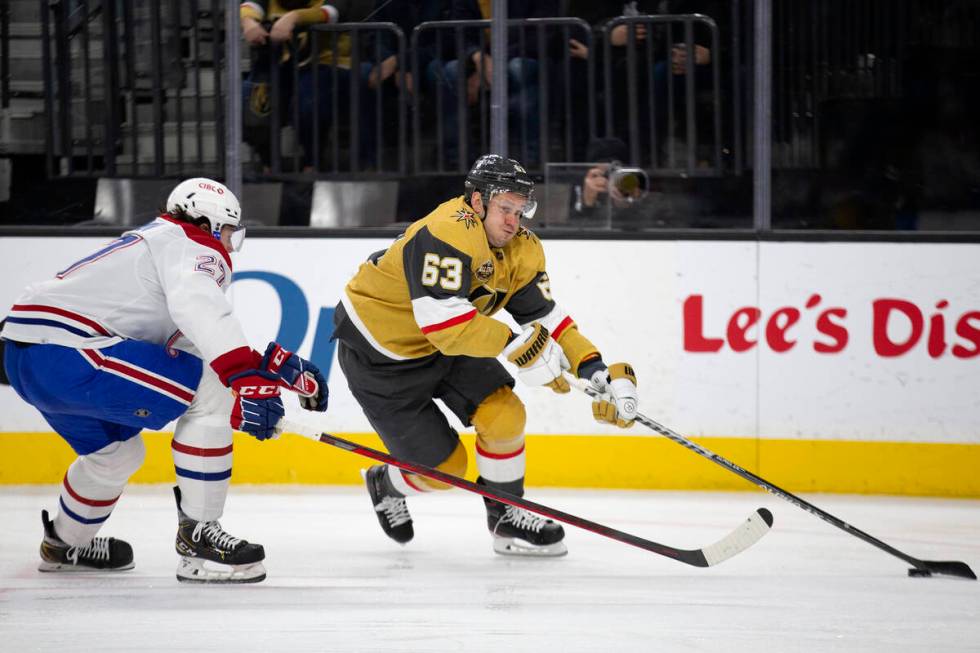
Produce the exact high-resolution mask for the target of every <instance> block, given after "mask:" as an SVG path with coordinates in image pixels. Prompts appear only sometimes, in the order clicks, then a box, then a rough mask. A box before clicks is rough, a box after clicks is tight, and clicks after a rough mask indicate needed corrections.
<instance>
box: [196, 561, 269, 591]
mask: <svg viewBox="0 0 980 653" xmlns="http://www.w3.org/2000/svg"><path fill="white" fill-rule="evenodd" d="M177 580H179V581H180V582H181V583H198V584H207V583H211V584H216V585H219V584H224V585H232V584H237V583H258V582H260V581H263V580H265V567H264V566H263V565H262V563H261V562H253V563H251V564H247V565H222V564H219V563H212V562H210V561H207V560H201V559H200V558H185V557H181V558H180V560H179V561H178V562H177Z"/></svg>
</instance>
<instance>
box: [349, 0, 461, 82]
mask: <svg viewBox="0 0 980 653" xmlns="http://www.w3.org/2000/svg"><path fill="white" fill-rule="evenodd" d="M451 12H452V2H451V1H450V0H417V1H412V0H376V2H375V9H374V14H373V15H372V17H371V20H372V21H377V22H380V23H386V22H387V23H394V24H396V25H398V27H399V28H400V29H401V31H402V33H403V34H404V35H405V46H406V51H405V66H406V70H405V76H404V79H405V87H406V90H407V91H408V92H409V93H412V92H413V89H414V86H415V80H413V79H412V70H411V63H412V57H413V54H414V53H413V51H412V43H411V39H412V30H414V29H415V28H416V27H417V26H418V25H420V24H422V23H425V22H429V21H437V20H449V18H450V16H451ZM377 34H378V40H379V43H378V48H379V50H380V52H381V64H380V65H374V66H372V68H371V74H370V76H369V77H368V86H369V87H370V88H372V89H373V88H376V87H377V86H378V85H379V84H383V83H384V82H385V81H386V80H392V82H393V83H394V84H395V85H397V84H399V83H400V82H399V81H398V75H395V73H396V72H398V41H397V39H396V38H395V35H394V33H392V32H378V33H377ZM417 54H418V60H419V70H421V71H425V70H426V68H428V66H429V64H430V63H431V62H432V60H433V59H436V58H437V54H438V53H436V51H435V37H434V32H433V31H428V30H426V31H423V32H422V33H421V34H420V35H419V42H418V44H417Z"/></svg>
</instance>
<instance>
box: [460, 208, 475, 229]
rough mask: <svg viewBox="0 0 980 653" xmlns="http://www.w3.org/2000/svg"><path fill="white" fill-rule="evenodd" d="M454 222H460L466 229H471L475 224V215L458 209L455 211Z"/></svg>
mask: <svg viewBox="0 0 980 653" xmlns="http://www.w3.org/2000/svg"><path fill="white" fill-rule="evenodd" d="M456 222H462V223H463V224H465V225H466V228H467V229H471V228H473V227H475V226H476V216H475V215H473V214H472V213H470V212H469V211H467V210H465V209H460V210H458V211H456Z"/></svg>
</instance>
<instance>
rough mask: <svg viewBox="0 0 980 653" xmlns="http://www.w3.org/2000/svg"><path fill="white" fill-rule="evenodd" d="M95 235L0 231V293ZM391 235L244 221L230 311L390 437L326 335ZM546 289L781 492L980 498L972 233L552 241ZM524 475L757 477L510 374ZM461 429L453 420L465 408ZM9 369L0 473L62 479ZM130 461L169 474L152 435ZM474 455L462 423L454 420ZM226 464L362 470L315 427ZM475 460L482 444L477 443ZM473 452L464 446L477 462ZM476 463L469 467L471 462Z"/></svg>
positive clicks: (57, 264)
mask: <svg viewBox="0 0 980 653" xmlns="http://www.w3.org/2000/svg"><path fill="white" fill-rule="evenodd" d="M103 241H104V239H84V238H67V237H66V238H29V237H8V238H0V257H2V260H3V261H4V265H5V269H6V270H7V271H6V273H5V274H4V276H3V280H2V281H0V304H3V305H5V306H9V305H10V304H12V303H13V301H14V300H15V299H16V297H17V295H18V294H19V293H20V292H21V290H22V288H23V287H24V286H25V285H26V284H27V283H29V282H31V281H34V280H40V279H44V278H49V277H51V276H52V275H53V274H54V273H55V272H57V271H58V270H60V269H62V268H64V267H67V266H68V265H70V264H71V263H72V262H73V261H75V260H77V259H79V258H82V257H84V256H85V255H87V254H89V253H91V251H93V250H94V249H96V248H97V247H98V246H99V245H100V244H102V242H103ZM388 242H389V241H388V240H387V239H383V240H382V239H365V238H323V239H318V238H308V239H278V238H276V239H274V238H251V239H249V240H248V241H247V243H246V247H245V249H244V251H243V252H242V253H240V254H238V255H236V256H235V269H236V276H235V279H236V281H235V283H234V284H233V286H232V293H233V299H234V302H235V307H236V312H237V313H238V314H239V316H240V318H241V320H242V322H243V324H244V327H245V330H246V334H247V335H248V337H249V339H250V340H251V341H252V343H253V346H255V347H256V348H260V349H261V348H262V347H264V345H265V343H266V342H268V341H269V340H270V339H277V340H278V341H280V342H281V343H282V344H283V345H284V346H286V347H287V348H290V349H295V350H297V351H299V353H301V354H302V355H305V356H308V357H310V358H312V359H313V360H314V362H316V363H317V364H318V365H319V366H320V368H321V369H322V370H323V371H324V372H325V373H327V374H328V375H329V381H330V388H331V401H330V410H329V412H328V413H327V415H326V416H313V415H304V414H300V413H299V409H298V407H297V406H296V405H295V403H294V402H293V403H290V404H289V405H290V406H292V407H293V408H294V411H293V412H294V417H296V418H298V419H305V420H306V421H307V422H311V423H314V424H317V425H320V426H321V427H322V428H325V429H328V430H330V431H331V432H333V433H335V434H337V435H341V436H348V437H351V438H353V439H356V440H358V441H359V442H363V443H367V444H370V445H372V446H380V442H379V441H378V439H377V437H376V436H375V435H373V434H372V433H370V426H369V425H368V424H367V422H366V420H365V419H364V417H363V416H362V415H361V413H360V410H359V409H358V407H357V405H356V403H355V402H354V400H353V398H352V397H351V396H350V393H349V392H348V390H347V388H346V383H345V381H344V378H343V374H342V372H341V371H340V369H339V367H338V366H337V365H336V364H335V361H334V346H333V343H332V342H331V341H330V333H331V326H332V321H331V318H332V312H333V307H334V306H335V305H336V303H337V301H338V298H339V296H340V293H341V291H342V289H343V286H344V284H345V283H346V281H347V280H348V279H349V278H350V276H351V274H352V273H353V272H354V271H355V270H356V267H357V265H358V264H359V263H360V262H361V261H362V260H363V259H364V258H365V257H366V256H367V255H368V254H370V253H371V252H374V251H376V250H379V249H383V248H384V247H385V246H386V245H387V244H388ZM545 246H546V253H547V257H548V271H549V275H550V277H551V289H552V292H553V294H554V297H555V299H556V301H558V302H559V303H560V304H561V305H562V306H563V307H564V308H565V309H566V310H567V311H568V312H569V313H570V314H571V315H572V317H573V318H574V319H575V320H576V322H577V323H578V324H579V326H580V328H581V329H582V331H583V333H584V334H585V335H587V336H588V337H589V338H590V339H592V340H593V341H594V342H595V343H596V344H597V346H598V347H599V348H600V350H601V351H602V352H603V355H604V358H605V359H606V360H607V361H609V362H614V361H618V360H626V361H629V362H630V363H632V364H633V366H634V368H635V369H636V372H637V376H638V379H639V387H640V396H641V404H640V408H641V411H642V412H644V413H645V414H647V415H648V416H650V417H652V418H654V419H655V420H657V421H658V422H661V423H663V424H665V425H667V426H669V427H670V428H672V429H674V430H675V431H678V432H680V433H682V434H685V435H688V436H691V437H693V438H695V439H697V440H698V441H699V442H701V443H702V444H704V445H705V446H707V447H708V448H710V449H712V450H714V451H716V452H718V453H720V454H721V455H723V456H725V457H727V458H729V459H731V460H734V461H736V462H738V463H739V464H741V465H742V466H744V467H746V468H747V469H749V470H751V471H754V472H756V473H758V474H760V475H761V476H763V477H764V478H766V479H768V480H770V481H773V482H775V483H777V484H779V485H782V486H784V487H786V488H787V489H794V490H800V491H831V492H856V493H890V494H923V495H941V496H973V497H976V496H980V475H977V474H976V471H975V470H976V469H978V468H980V393H978V388H980V366H978V362H980V265H978V263H977V261H978V260H980V256H978V255H980V245H977V244H953V243H887V242H851V243H848V242H823V243H820V242H757V241H754V240H752V241H738V240H733V241H636V240H630V241H591V242H583V241H572V240H549V241H545ZM517 392H518V394H519V395H520V396H521V397H522V398H523V399H524V401H525V403H526V404H527V406H528V424H527V433H528V445H527V450H528V483H529V484H531V485H554V486H568V487H616V488H703V489H749V488H750V487H751V486H750V485H749V484H747V483H746V482H744V481H742V480H740V479H739V478H737V477H735V476H734V475H733V474H731V473H730V472H726V471H725V470H723V469H721V468H719V467H717V466H715V465H713V464H712V463H710V462H709V461H707V460H704V459H702V458H700V457H698V456H697V455H696V454H693V453H691V452H689V451H687V450H686V449H683V448H681V447H679V446H677V445H676V444H673V443H671V442H669V441H666V440H664V439H662V438H660V437H659V436H656V435H654V434H652V433H647V432H644V430H643V427H641V426H634V428H633V429H631V430H629V431H620V430H618V429H614V428H604V427H600V426H598V425H596V424H594V423H593V422H592V419H591V411H590V409H589V406H588V400H587V399H586V398H585V397H583V396H581V395H578V394H577V393H572V394H570V395H563V396H558V395H553V394H552V393H550V391H548V390H544V389H538V388H528V387H526V386H522V385H521V384H520V383H518V386H517ZM457 426H458V425H457ZM48 431H49V429H48V427H47V426H46V424H45V423H44V422H43V421H42V420H41V418H40V417H39V416H38V415H37V413H36V412H35V411H33V409H31V408H30V407H28V406H26V405H25V404H24V403H23V402H21V401H20V400H19V399H18V398H17V397H16V395H15V394H14V393H13V391H12V390H11V389H10V388H9V387H0V483H48V482H56V481H59V480H60V478H61V475H62V474H63V473H64V468H65V466H66V464H67V463H68V462H69V461H70V460H71V459H72V454H71V451H70V450H69V449H68V447H67V446H66V445H64V444H63V443H62V442H61V440H60V439H59V438H57V437H56V436H55V435H53V434H51V433H49V432H48ZM146 439H147V443H148V450H149V453H148V457H147V462H146V464H145V465H144V468H143V469H142V470H141V471H140V472H139V473H138V475H137V476H136V479H135V480H140V481H147V482H159V481H166V480H170V479H172V478H173V467H172V463H171V462H170V457H169V440H168V438H167V436H166V435H165V434H148V435H147V436H146ZM464 441H465V442H466V443H467V445H468V446H469V447H470V451H471V453H472V435H468V436H467V435H464ZM235 447H236V457H235V468H234V474H233V480H234V481H235V482H241V483H283V482H286V483H357V482H359V481H360V479H359V475H358V474H357V470H358V469H359V468H360V467H361V466H362V465H364V464H365V461H364V460H362V459H360V458H358V457H357V456H355V455H353V454H350V453H347V452H344V451H340V450H336V449H333V448H331V447H328V446H326V445H318V444H316V443H312V442H307V441H303V440H300V439H298V438H287V439H284V440H282V441H278V442H268V443H258V442H255V441H253V440H251V439H250V438H248V437H247V436H242V435H238V436H236V442H235ZM471 459H472V456H471ZM471 467H472V465H471ZM471 471H472V470H471Z"/></svg>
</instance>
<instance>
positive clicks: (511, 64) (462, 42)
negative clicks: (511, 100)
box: [411, 18, 596, 173]
mask: <svg viewBox="0 0 980 653" xmlns="http://www.w3.org/2000/svg"><path fill="white" fill-rule="evenodd" d="M507 22H508V27H509V29H510V32H511V34H513V33H514V32H516V34H517V45H518V47H517V50H516V56H514V57H512V58H510V59H509V60H508V62H507V63H506V65H507V66H508V70H509V72H511V73H512V77H513V79H514V80H515V83H514V85H515V86H518V87H519V88H518V91H517V93H516V96H515V97H516V99H517V105H518V107H519V109H518V110H517V111H512V110H510V108H508V109H509V110H508V113H509V114H511V113H514V114H516V115H511V116H510V118H509V121H508V122H509V124H508V127H509V129H508V131H509V132H510V134H511V136H518V137H519V138H518V139H517V143H518V149H517V151H513V152H510V154H511V156H514V157H515V158H518V159H519V160H521V161H522V163H524V164H525V165H527V166H528V167H532V168H535V169H539V168H543V167H544V166H545V165H547V164H548V163H549V162H550V161H552V160H558V161H569V160H574V159H575V158H576V157H575V154H574V150H575V145H576V144H575V142H574V131H573V130H574V124H575V121H574V118H575V117H576V116H575V115H574V114H575V110H576V109H578V110H579V111H585V112H586V114H587V119H586V125H585V127H586V129H587V134H588V135H589V136H590V137H591V136H594V135H595V133H596V119H595V101H594V100H595V69H594V64H593V59H592V58H589V59H587V60H586V61H585V63H584V65H585V68H586V70H585V72H586V79H587V82H586V84H587V86H586V94H585V98H586V101H585V102H582V103H581V104H580V105H579V106H578V107H576V106H575V104H574V102H573V94H574V93H575V92H576V89H574V84H573V80H574V77H573V74H572V67H573V61H572V56H571V54H570V52H569V49H568V47H567V46H565V47H561V48H554V47H553V43H554V42H555V41H556V40H557V41H558V42H559V43H560V44H567V43H568V41H569V39H570V38H571V37H572V36H573V35H574V36H575V37H577V38H578V39H579V40H581V41H582V42H583V43H584V44H585V45H586V46H587V47H589V48H590V51H591V48H592V42H593V39H592V30H591V28H590V27H589V25H588V24H587V23H586V22H585V21H583V20H581V19H578V18H531V19H523V20H518V19H514V20H509V21H507ZM490 23H491V21H490V20H453V21H432V22H426V23H422V24H420V25H418V26H416V27H415V29H414V30H413V31H412V37H411V43H412V48H411V49H412V52H413V57H412V77H413V79H414V80H416V82H415V83H416V93H415V94H414V98H413V109H414V111H413V132H412V133H413V145H414V166H415V170H416V171H417V172H420V173H433V172H435V173H443V172H452V173H459V172H466V170H468V169H469V164H470V163H471V162H472V160H473V159H475V158H476V156H477V155H478V154H479V153H482V152H485V151H488V149H489V120H490V107H489V103H490V98H489V94H488V93H487V91H488V90H489V86H488V80H487V79H486V76H485V75H484V74H477V71H476V67H475V65H474V66H472V68H473V69H474V70H473V71H470V72H469V73H468V72H467V70H468V69H469V68H470V67H471V66H469V64H468V63H467V62H466V61H465V55H466V54H468V53H467V47H466V46H467V44H468V42H469V44H470V45H471V47H472V44H473V38H472V37H470V38H469V39H467V38H466V36H467V34H474V33H475V35H476V37H475V46H476V49H477V50H478V51H479V52H483V53H485V54H487V55H489V48H488V43H489V39H488V38H487V32H488V31H489V27H490ZM529 32H530V33H531V34H532V35H533V38H532V40H533V44H534V47H533V48H529V44H528V40H529V39H528V33H529ZM549 32H550V34H549ZM447 33H448V36H449V37H451V41H450V47H449V48H448V49H447V48H446V43H445V40H446V37H447ZM426 38H428V39H429V40H430V41H432V42H433V43H434V51H435V52H436V53H437V55H438V56H437V57H436V58H435V59H433V61H432V63H430V65H429V70H425V71H423V70H421V69H420V65H419V54H418V53H419V44H420V42H421V41H422V40H423V39H426ZM549 47H550V48H551V49H553V50H558V49H560V50H561V55H560V56H559V57H557V60H556V58H555V57H553V56H550V54H553V53H549V52H548V50H549ZM447 52H448V53H447ZM459 62H463V63H462V64H460V63H459ZM515 62H516V63H515ZM495 65H499V64H495ZM432 66H438V68H435V69H434V68H432ZM553 66H554V67H556V68H557V74H556V76H557V82H556V86H552V84H551V83H550V82H551V75H552V67H553ZM470 75H477V79H478V88H477V91H476V98H475V99H476V106H475V107H472V108H471V106H470V104H469V102H468V101H467V93H466V92H465V91H464V89H466V88H467V79H468V78H469V77H470ZM423 78H424V79H425V80H426V82H428V88H429V92H430V94H431V95H432V98H431V99H433V100H434V103H433V109H430V111H434V118H435V120H434V125H433V127H432V130H431V131H430V130H429V129H426V126H425V125H424V121H423V118H424V116H425V115H426V112H425V111H424V108H423V101H422V97H421V96H422V94H421V93H420V92H419V90H420V88H421V87H422V86H423V81H422V80H423ZM529 78H534V80H533V82H531V83H528V79H529ZM532 84H533V87H534V88H533V89H532V88H531V85H532ZM555 91H557V92H555ZM532 93H533V95H532ZM532 97H534V98H536V100H532V99H531V98H532ZM558 99H560V101H557V100H558ZM553 104H556V105H560V112H557V113H556V112H555V111H552V109H551V107H552V105H553ZM534 114H537V115H536V116H535V115H534ZM579 118H581V116H579ZM552 120H554V121H555V122H556V123H557V124H558V126H559V127H560V130H561V131H560V137H559V138H560V140H559V142H558V143H557V144H556V147H555V148H552V143H551V129H550V122H551V121H552ZM474 121H475V122H474ZM474 127H475V128H476V129H475V131H477V132H478V143H477V142H476V141H473V140H472V139H473V134H472V132H473V131H474ZM535 127H536V128H537V129H534V128H535ZM533 131H536V132H537V133H532V132H533ZM452 132H454V133H452ZM433 141H434V142H433ZM428 144H431V145H432V147H431V148H428V147H427V145H428ZM474 146H475V147H474ZM427 149H432V152H433V153H432V154H431V155H430V156H428V157H427V156H426V150H427ZM474 149H475V150H478V151H479V152H474V151H473V150H474Z"/></svg>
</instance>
